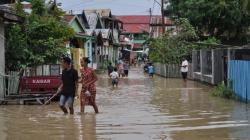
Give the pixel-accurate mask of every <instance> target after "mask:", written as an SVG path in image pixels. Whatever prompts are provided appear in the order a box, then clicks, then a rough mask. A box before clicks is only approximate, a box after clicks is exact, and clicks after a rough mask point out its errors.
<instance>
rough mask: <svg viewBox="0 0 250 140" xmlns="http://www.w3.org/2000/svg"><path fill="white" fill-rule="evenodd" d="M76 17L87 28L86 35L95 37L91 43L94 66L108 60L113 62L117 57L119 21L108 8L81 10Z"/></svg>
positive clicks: (98, 65) (102, 64) (99, 65)
mask: <svg viewBox="0 0 250 140" xmlns="http://www.w3.org/2000/svg"><path fill="white" fill-rule="evenodd" d="M78 17H79V18H80V19H81V21H82V23H83V24H84V25H85V27H86V28H87V33H88V35H93V36H94V37H97V38H96V39H97V40H96V42H92V43H91V46H92V56H94V57H93V58H94V59H93V61H94V66H96V67H98V68H99V67H103V66H104V65H105V64H106V63H107V62H108V61H109V62H113V63H114V62H115V60H117V59H118V53H119V51H118V50H119V49H118V47H119V35H120V32H119V31H120V30H119V29H120V28H119V27H121V22H120V21H119V20H117V19H116V18H115V17H114V16H113V15H112V14H111V10H109V9H98V10H96V9H93V10H83V13H82V14H80V15H78ZM119 25H120V26H119ZM86 54H87V53H86Z"/></svg>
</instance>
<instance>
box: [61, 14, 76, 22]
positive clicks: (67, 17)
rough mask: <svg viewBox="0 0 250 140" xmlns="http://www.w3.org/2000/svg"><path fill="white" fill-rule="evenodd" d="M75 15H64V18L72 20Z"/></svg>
mask: <svg viewBox="0 0 250 140" xmlns="http://www.w3.org/2000/svg"><path fill="white" fill-rule="evenodd" d="M74 17H75V16H74V15H64V16H63V19H64V20H65V21H66V22H70V21H71V20H72V19H73V18H74Z"/></svg>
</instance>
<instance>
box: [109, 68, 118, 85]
mask: <svg viewBox="0 0 250 140" xmlns="http://www.w3.org/2000/svg"><path fill="white" fill-rule="evenodd" d="M110 77H111V79H112V85H113V87H115V85H116V87H117V86H118V79H119V74H118V72H117V68H114V71H113V72H112V73H110Z"/></svg>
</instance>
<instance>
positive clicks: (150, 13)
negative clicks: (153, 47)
mask: <svg viewBox="0 0 250 140" xmlns="http://www.w3.org/2000/svg"><path fill="white" fill-rule="evenodd" d="M149 17H150V18H149V19H150V21H149V27H150V34H149V36H150V37H152V34H153V27H152V26H151V24H152V9H151V8H150V9H149Z"/></svg>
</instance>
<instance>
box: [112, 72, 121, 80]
mask: <svg viewBox="0 0 250 140" xmlns="http://www.w3.org/2000/svg"><path fill="white" fill-rule="evenodd" d="M110 77H111V79H117V78H118V77H119V74H118V72H116V71H113V72H112V73H110Z"/></svg>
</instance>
